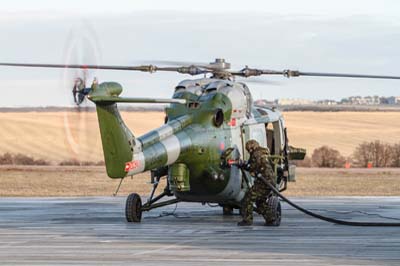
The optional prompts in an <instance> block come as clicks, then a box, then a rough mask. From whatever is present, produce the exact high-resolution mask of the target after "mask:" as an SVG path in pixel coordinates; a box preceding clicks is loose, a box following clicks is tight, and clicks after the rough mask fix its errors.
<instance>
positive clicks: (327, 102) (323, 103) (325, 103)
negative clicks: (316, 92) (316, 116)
mask: <svg viewBox="0 0 400 266" xmlns="http://www.w3.org/2000/svg"><path fill="white" fill-rule="evenodd" d="M316 103H317V104H321V105H337V104H338V102H337V101H335V100H321V101H317V102H316Z"/></svg>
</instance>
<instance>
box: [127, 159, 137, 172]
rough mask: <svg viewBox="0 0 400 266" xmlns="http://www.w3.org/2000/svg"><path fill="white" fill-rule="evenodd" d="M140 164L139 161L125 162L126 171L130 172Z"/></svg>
mask: <svg viewBox="0 0 400 266" xmlns="http://www.w3.org/2000/svg"><path fill="white" fill-rule="evenodd" d="M139 165H140V162H139V161H137V160H136V161H132V162H127V163H125V172H127V173H128V172H130V171H132V170H135V169H136V168H138V167H139Z"/></svg>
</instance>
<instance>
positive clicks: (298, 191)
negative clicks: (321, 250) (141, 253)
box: [0, 166, 400, 196]
mask: <svg viewBox="0 0 400 266" xmlns="http://www.w3.org/2000/svg"><path fill="white" fill-rule="evenodd" d="M0 180H1V181H0V184H1V186H0V196H104V195H112V194H113V193H114V191H115V189H116V188H117V186H118V182H119V180H112V179H110V178H108V177H107V176H106V173H105V169H104V167H98V166H97V167H94V166H91V167H71V166H67V167H65V166H64V167H61V166H0ZM149 181H150V178H149V173H143V174H140V175H137V176H134V177H133V179H131V178H127V179H126V180H124V182H123V184H122V187H121V190H120V193H119V195H127V194H129V193H131V192H137V193H139V194H141V195H148V194H149V192H150V190H151V185H150V184H149ZM164 186H165V180H163V181H162V182H161V184H160V190H161V189H163V188H164ZM160 190H159V191H160ZM285 194H286V195H288V196H344V195H346V196H399V195H400V169H315V168H299V169H298V176H297V182H295V183H289V186H288V190H287V191H286V192H285Z"/></svg>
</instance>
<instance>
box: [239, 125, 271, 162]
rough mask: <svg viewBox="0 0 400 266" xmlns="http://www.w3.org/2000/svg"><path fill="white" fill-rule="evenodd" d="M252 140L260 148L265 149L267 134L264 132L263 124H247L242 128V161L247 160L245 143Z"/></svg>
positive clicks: (247, 154)
mask: <svg viewBox="0 0 400 266" xmlns="http://www.w3.org/2000/svg"><path fill="white" fill-rule="evenodd" d="M251 139H254V140H256V141H257V142H258V143H259V144H260V146H262V147H267V134H266V131H265V124H263V123H259V124H249V125H243V126H242V144H243V157H244V158H243V159H244V160H248V159H249V153H248V152H247V150H246V142H247V141H249V140H251Z"/></svg>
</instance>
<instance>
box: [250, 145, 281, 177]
mask: <svg viewBox="0 0 400 266" xmlns="http://www.w3.org/2000/svg"><path fill="white" fill-rule="evenodd" d="M247 169H248V171H249V172H250V174H251V175H252V176H254V177H257V176H258V175H261V176H263V177H265V178H267V179H269V178H271V177H272V176H273V175H274V171H273V167H272V163H271V161H270V160H269V152H268V149H265V148H262V147H258V148H256V149H255V150H254V151H253V152H252V153H251V154H250V158H249V161H248V165H247Z"/></svg>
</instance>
